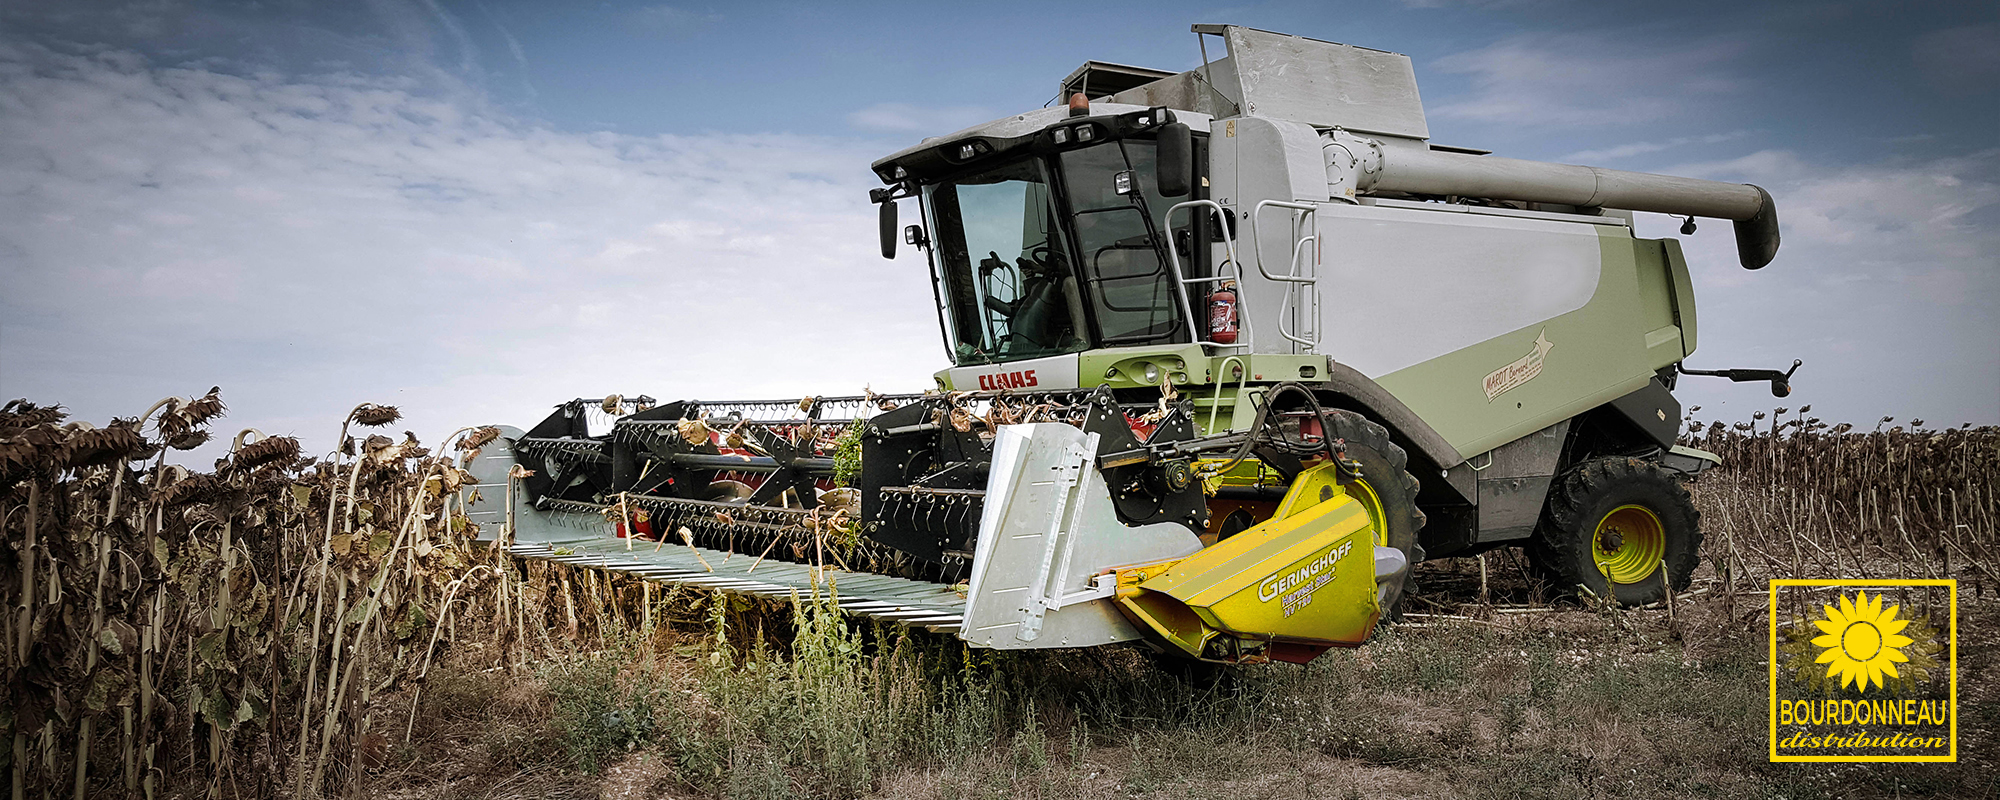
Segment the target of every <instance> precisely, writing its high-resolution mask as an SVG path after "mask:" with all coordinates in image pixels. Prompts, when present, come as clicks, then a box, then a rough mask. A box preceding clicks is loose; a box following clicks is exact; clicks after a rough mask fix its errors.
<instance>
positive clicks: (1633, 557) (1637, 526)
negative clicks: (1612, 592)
mask: <svg viewBox="0 0 2000 800" xmlns="http://www.w3.org/2000/svg"><path fill="white" fill-rule="evenodd" d="M1590 553H1591V557H1592V558H1593V559H1595V560H1596V562H1597V568H1598V570H1599V571H1601V572H1603V573H1604V577H1605V578H1606V579H1608V580H1610V581H1611V582H1612V583H1625V584H1631V583H1638V582H1640V581H1643V580H1646V579H1647V578H1651V577H1653V573H1655V572H1658V571H1659V569H1660V561H1661V560H1662V559H1665V558H1666V557H1667V529H1666V526H1665V525H1662V524H1660V516H1659V515H1658V514H1655V513H1653V510H1652V509H1650V508H1647V507H1645V506H1636V505H1627V506H1619V507H1617V508H1614V509H1611V513H1609V514H1605V515H1604V518H1603V519H1601V520H1598V521H1597V530H1596V531H1595V532H1594V533H1592V534H1591V537H1590Z"/></svg>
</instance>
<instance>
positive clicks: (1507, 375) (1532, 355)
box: [1485, 328, 1555, 402]
mask: <svg viewBox="0 0 2000 800" xmlns="http://www.w3.org/2000/svg"><path fill="white" fill-rule="evenodd" d="M1548 333H1549V332H1548V329H1547V328H1544V329H1542V330H1540V331H1538V332H1536V333H1535V349H1533V350H1530V351H1528V354H1527V355H1525V356H1521V357H1520V358H1518V359H1515V361H1514V363H1512V364H1508V365H1507V366H1504V367H1501V368H1499V369H1496V370H1494V371H1492V372H1489V373H1486V380H1485V385H1486V399H1487V401H1488V402H1491V401H1492V400H1493V398H1495V397H1499V396H1500V395H1502V394H1505V393H1506V392H1507V390H1509V389H1512V388H1514V387H1516V386H1520V385H1521V384H1524V383H1527V382H1528V381H1531V380H1534V379H1535V376H1536V375H1540V374H1542V360H1543V359H1546V358H1548V355H1549V348H1552V347H1555V345H1553V344H1550V343H1549V337H1548Z"/></svg>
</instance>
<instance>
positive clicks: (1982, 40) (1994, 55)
mask: <svg viewBox="0 0 2000 800" xmlns="http://www.w3.org/2000/svg"><path fill="white" fill-rule="evenodd" d="M1910 50H1911V57H1912V58H1913V59H1914V60H1915V61H1916V65H1917V70H1918V71H1919V72H1920V73H1922V74H1923V75H1924V77H1925V78H1927V79H1929V80H1930V81H1931V83H1932V84H1933V86H1934V87H1935V88H1937V89H1940V90H1945V91H1964V90H1968V89H1969V90H1974V91H1980V90H1983V91H1984V93H1991V92H1992V90H1993V86H1994V83H1995V82H1996V81H2000V25H1992V24H1987V25H1967V26H1964V27H1959V28H1946V29H1943V30H1937V31H1932V32H1930V33H1927V34H1924V35H1922V36H1919V37H1917V39H1916V41H1915V42H1912V43H1911V45H1910Z"/></svg>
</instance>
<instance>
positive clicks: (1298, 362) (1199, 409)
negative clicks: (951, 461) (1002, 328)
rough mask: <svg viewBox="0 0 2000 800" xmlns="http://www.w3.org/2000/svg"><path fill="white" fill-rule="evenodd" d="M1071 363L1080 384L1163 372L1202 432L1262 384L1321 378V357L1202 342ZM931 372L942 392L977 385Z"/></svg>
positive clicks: (1132, 382)
mask: <svg viewBox="0 0 2000 800" xmlns="http://www.w3.org/2000/svg"><path fill="white" fill-rule="evenodd" d="M1076 366H1077V378H1078V380H1077V383H1078V384H1079V385H1082V386H1109V387H1111V388H1113V389H1144V388H1150V387H1157V386H1159V385H1160V380H1159V376H1164V377H1165V378H1166V379H1168V380H1171V381H1173V383H1174V385H1175V387H1176V388H1177V390H1178V391H1179V392H1180V393H1181V394H1182V395H1184V396H1186V397H1187V398H1188V399H1189V400H1191V401H1192V402H1193V404H1194V411H1195V426H1196V427H1197V428H1200V429H1201V430H1203V431H1204V432H1207V433H1215V432H1220V431H1227V430H1230V429H1231V427H1232V425H1233V422H1234V419H1235V415H1234V411H1235V408H1236V405H1237V398H1238V395H1240V394H1251V395H1254V394H1256V393H1258V392H1260V391H1262V390H1263V388H1264V387H1267V386H1270V385H1271V384H1275V383H1281V382H1284V381H1304V382H1307V383H1311V382H1314V381H1318V380H1324V379H1325V378H1326V356H1320V355H1289V354H1276V353H1259V354H1251V353H1245V354H1241V355H1233V356H1231V355H1220V356H1210V355H1204V354H1203V348H1202V346H1201V345H1196V344H1180V345H1151V346H1143V347H1107V348H1101V349H1097V350H1087V351H1084V352H1082V353H1078V354H1077V355H1076ZM1147 366H1152V367H1153V368H1154V369H1155V370H1156V371H1155V372H1154V375H1155V376H1156V377H1155V378H1154V379H1153V380H1150V381H1149V380H1147V379H1146V367H1147ZM1239 370H1240V371H1239ZM934 377H935V378H936V379H937V382H938V386H940V387H941V388H943V389H945V390H947V391H965V390H969V389H975V388H978V387H974V386H958V385H956V383H955V382H954V381H953V380H952V376H951V371H950V370H939V371H938V372H937V373H936V374H935V376H934Z"/></svg>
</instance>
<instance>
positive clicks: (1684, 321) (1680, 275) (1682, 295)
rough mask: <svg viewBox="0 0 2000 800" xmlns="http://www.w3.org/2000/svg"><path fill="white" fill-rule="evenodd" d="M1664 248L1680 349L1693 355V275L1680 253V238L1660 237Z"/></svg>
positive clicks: (1686, 353)
mask: <svg viewBox="0 0 2000 800" xmlns="http://www.w3.org/2000/svg"><path fill="white" fill-rule="evenodd" d="M1660 246H1661V247H1664V248H1666V252H1667V269H1668V271H1669V272H1670V273H1671V276H1672V280H1673V287H1674V320H1675V322H1676V324H1678V325H1680V328H1681V351H1682V352H1683V353H1684V354H1685V355H1690V356H1691V355H1694V341H1695V340H1694V277H1693V276H1692V275H1689V274H1688V262H1687V257H1686V256H1683V255H1681V240H1679V239H1661V240H1660Z"/></svg>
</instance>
